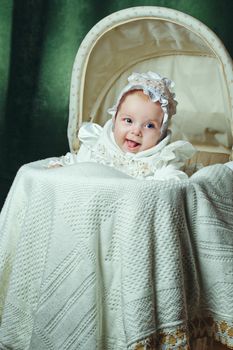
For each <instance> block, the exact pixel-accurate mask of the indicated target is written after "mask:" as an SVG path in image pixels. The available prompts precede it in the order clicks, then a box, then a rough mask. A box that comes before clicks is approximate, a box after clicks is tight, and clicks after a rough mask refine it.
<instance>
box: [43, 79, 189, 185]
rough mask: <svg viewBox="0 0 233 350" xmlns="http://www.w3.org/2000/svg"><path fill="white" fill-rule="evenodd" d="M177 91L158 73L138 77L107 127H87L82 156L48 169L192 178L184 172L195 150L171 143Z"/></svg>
mask: <svg viewBox="0 0 233 350" xmlns="http://www.w3.org/2000/svg"><path fill="white" fill-rule="evenodd" d="M173 85H174V84H173V82H172V81H170V80H169V79H167V78H162V77H161V76H160V75H159V74H157V73H154V72H147V73H133V74H132V75H131V76H129V78H128V84H127V85H126V86H125V87H124V88H123V90H122V91H121V93H120V95H119V97H118V99H117V101H116V104H115V105H114V106H113V107H112V108H110V109H109V110H108V112H109V113H110V114H111V115H112V118H111V119H110V120H108V121H107V122H106V124H105V125H104V127H103V128H102V127H101V126H99V125H98V124H95V123H84V124H83V125H82V126H81V128H80V130H79V134H78V138H79V140H80V141H81V147H80V150H79V152H78V154H77V155H76V154H71V153H67V154H66V156H64V157H61V158H59V159H57V160H53V161H51V162H50V165H49V166H52V167H53V166H63V165H68V164H74V163H79V162H97V163H101V164H104V165H108V166H111V167H114V168H116V169H118V170H120V171H122V172H124V173H126V174H128V175H130V176H133V177H135V178H140V179H144V178H145V179H159V180H165V179H168V178H174V179H181V178H187V175H186V174H185V173H184V172H182V171H181V170H180V169H181V168H182V166H183V165H184V162H185V160H186V159H188V158H191V157H192V155H193V154H194V153H195V149H194V147H193V146H192V145H191V144H190V143H189V142H187V141H176V142H172V143H170V139H171V132H170V130H168V122H169V120H170V119H171V117H172V116H173V115H174V114H175V113H176V105H177V102H176V100H175V95H174V93H172V91H171V88H172V87H173Z"/></svg>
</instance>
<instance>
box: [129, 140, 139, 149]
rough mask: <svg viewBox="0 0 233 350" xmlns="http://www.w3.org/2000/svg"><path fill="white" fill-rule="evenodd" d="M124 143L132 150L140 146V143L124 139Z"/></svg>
mask: <svg viewBox="0 0 233 350" xmlns="http://www.w3.org/2000/svg"><path fill="white" fill-rule="evenodd" d="M126 143H127V146H128V147H129V148H132V149H133V148H136V147H138V146H140V143H138V142H136V141H132V140H128V139H126Z"/></svg>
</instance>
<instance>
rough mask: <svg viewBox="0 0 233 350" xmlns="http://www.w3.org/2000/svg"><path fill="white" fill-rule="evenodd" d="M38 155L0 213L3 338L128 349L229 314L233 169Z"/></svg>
mask: <svg viewBox="0 0 233 350" xmlns="http://www.w3.org/2000/svg"><path fill="white" fill-rule="evenodd" d="M44 164H47V161H39V162H35V163H31V164H28V165H26V166H24V167H22V168H21V169H20V171H19V172H18V174H17V176H16V178H15V181H14V183H13V185H12V188H11V190H10V192H9V194H8V197H7V200H6V203H5V205H4V207H3V210H2V213H1V217H0V281H1V284H0V317H1V318H0V349H14V350H26V349H30V350H47V349H50V350H52V349H62V350H68V349H69V350H77V349H87V350H92V349H93V350H94V349H98V350H104V349H109V350H115V349H117V350H126V349H130V348H132V346H134V344H136V343H137V342H139V341H140V340H143V339H145V341H144V343H146V339H147V338H148V337H149V336H151V335H153V334H156V332H160V333H161V332H165V333H169V332H173V333H174V331H175V330H176V329H186V328H187V324H188V322H190V321H192V320H195V319H201V318H206V317H212V318H213V319H214V320H216V321H217V320H225V321H226V322H228V324H232V321H233V273H232V266H233V265H232V263H233V250H232V245H233V236H232V232H233V198H232V192H233V175H232V172H231V170H230V169H228V168H227V167H225V166H224V165H215V166H210V167H206V168H204V169H202V170H200V171H198V172H197V173H196V174H195V175H193V176H192V177H191V179H189V180H184V181H180V182H179V181H172V180H169V181H162V182H160V181H142V180H136V179H133V178H130V177H129V176H127V175H124V174H122V173H121V172H119V171H116V170H115V169H113V168H110V167H107V166H103V165H99V164H94V163H83V164H76V165H72V166H69V167H64V168H56V169H46V168H44V167H43V165H44ZM226 343H227V344H228V345H229V346H230V345H232V346H233V341H232V338H230V337H228V338H227V339H226ZM177 346H178V345H177ZM179 346H180V349H187V348H188V347H187V346H188V344H187V339H185V340H184V342H183V344H181V343H179ZM163 349H166V348H165V347H163ZM173 349H176V347H175V346H174V347H173ZM177 349H178V347H177Z"/></svg>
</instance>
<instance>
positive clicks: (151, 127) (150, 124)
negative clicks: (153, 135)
mask: <svg viewBox="0 0 233 350" xmlns="http://www.w3.org/2000/svg"><path fill="white" fill-rule="evenodd" d="M154 127H155V126H154V124H152V123H148V124H146V128H148V129H154Z"/></svg>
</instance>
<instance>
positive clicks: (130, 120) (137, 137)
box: [113, 91, 163, 153]
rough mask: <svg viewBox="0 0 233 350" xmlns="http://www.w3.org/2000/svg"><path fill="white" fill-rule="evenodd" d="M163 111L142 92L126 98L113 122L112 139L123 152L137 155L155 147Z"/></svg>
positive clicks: (159, 135) (157, 103)
mask: <svg viewBox="0 0 233 350" xmlns="http://www.w3.org/2000/svg"><path fill="white" fill-rule="evenodd" d="M162 121H163V110H162V108H161V105H160V103H159V102H152V101H151V100H150V98H149V97H148V96H147V95H145V94H144V93H143V92H142V91H137V92H133V93H131V94H129V95H127V96H126V98H125V100H124V101H123V102H122V104H121V105H120V108H119V110H118V113H117V115H116V117H115V120H114V130H113V133H114V138H115V141H116V143H117V145H118V146H119V147H120V148H121V150H122V151H124V152H131V153H138V152H141V151H145V150H147V149H149V148H151V147H153V146H155V145H156V144H157V143H158V142H159V140H160V137H161V131H160V128H161V125H162Z"/></svg>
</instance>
